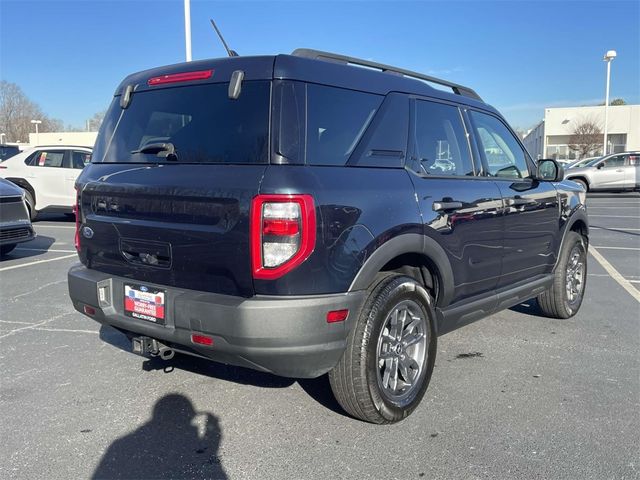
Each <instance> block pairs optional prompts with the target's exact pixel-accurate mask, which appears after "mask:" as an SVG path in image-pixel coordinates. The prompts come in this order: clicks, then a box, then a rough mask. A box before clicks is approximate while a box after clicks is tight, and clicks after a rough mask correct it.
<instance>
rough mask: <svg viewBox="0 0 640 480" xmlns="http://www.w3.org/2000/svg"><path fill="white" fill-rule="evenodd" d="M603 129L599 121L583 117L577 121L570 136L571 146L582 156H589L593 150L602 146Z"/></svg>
mask: <svg viewBox="0 0 640 480" xmlns="http://www.w3.org/2000/svg"><path fill="white" fill-rule="evenodd" d="M602 141H603V137H602V130H601V129H600V125H599V124H598V122H597V121H595V120H593V119H583V120H580V121H579V122H578V123H576V125H575V127H573V130H572V132H571V136H570V137H569V148H570V149H571V150H573V151H574V152H578V154H579V156H580V158H583V157H588V156H589V155H590V154H591V153H592V152H594V151H595V150H597V149H601V148H602Z"/></svg>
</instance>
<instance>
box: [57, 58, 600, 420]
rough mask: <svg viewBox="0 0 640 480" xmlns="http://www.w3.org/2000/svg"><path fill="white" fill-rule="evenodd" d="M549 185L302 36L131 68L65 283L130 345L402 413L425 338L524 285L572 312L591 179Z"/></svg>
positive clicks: (582, 277) (83, 201) (379, 71)
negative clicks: (309, 381) (251, 53)
mask: <svg viewBox="0 0 640 480" xmlns="http://www.w3.org/2000/svg"><path fill="white" fill-rule="evenodd" d="M363 67H364V68H363ZM433 85H438V86H439V87H440V88H434V86H433ZM442 88H447V89H448V90H450V91H449V92H446V91H443V90H442ZM562 179H563V172H562V168H561V167H560V166H559V165H558V164H557V163H556V162H555V161H554V160H541V161H540V162H538V164H537V165H536V164H535V163H534V162H533V161H532V160H531V158H530V157H529V155H528V154H527V152H526V150H525V149H524V148H523V146H522V144H521V143H520V141H519V140H518V137H517V136H516V135H515V134H514V133H513V131H512V130H511V128H509V126H508V125H507V123H506V122H505V121H504V119H503V118H502V117H501V115H500V114H499V113H498V112H497V111H496V110H495V109H494V108H492V107H490V106H489V105H487V104H486V103H484V102H483V101H482V100H481V98H480V97H479V96H478V95H477V94H476V93H475V92H474V91H473V90H471V89H470V88H467V87H464V86H461V85H457V84H453V83H450V82H447V81H444V80H440V79H437V78H433V77H429V76H425V75H421V74H419V73H415V72H410V71H406V70H402V69H398V68H395V67H391V66H388V65H382V64H376V63H373V62H368V61H364V60H359V59H355V58H350V57H345V56H341V55H336V54H331V53H326V52H319V51H313V50H296V51H295V52H293V54H292V55H277V56H259V57H232V58H225V59H217V60H205V61H198V62H191V63H183V64H178V65H173V66H167V67H162V68H157V69H154V70H149V71H144V72H140V73H136V74H133V75H130V76H129V77H127V78H126V79H125V80H124V81H123V83H122V84H121V85H120V86H119V87H118V89H117V90H116V92H115V96H114V99H113V102H112V104H111V107H110V108H109V110H108V113H107V115H106V118H105V120H104V123H103V125H102V128H101V129H100V133H99V136H98V139H97V142H96V145H95V150H94V152H93V159H92V163H91V164H90V165H89V166H87V167H86V168H85V169H84V170H83V172H82V174H81V175H80V177H79V178H78V181H77V183H76V189H77V206H76V210H77V231H76V244H77V245H76V247H77V250H78V253H79V257H80V261H81V264H78V265H75V266H73V267H72V268H71V270H70V271H69V275H68V277H69V293H70V296H71V299H72V301H73V304H74V307H75V308H76V309H77V310H78V311H80V312H82V313H84V314H86V315H88V316H89V317H91V318H93V319H94V320H97V321H98V322H101V323H103V324H107V325H111V326H113V327H115V328H116V329H118V330H120V331H122V332H123V333H125V334H126V335H127V336H128V337H129V338H130V340H131V341H132V346H133V350H134V351H135V352H137V353H141V354H145V355H158V356H160V357H162V358H170V357H171V356H173V354H174V352H182V353H187V354H191V355H197V356H200V357H206V358H210V359H213V360H215V361H218V362H224V363H228V364H232V365H239V366H243V367H248V368H253V369H257V370H261V371H264V372H271V373H273V374H276V375H282V376H288V377H297V378H303V377H306V378H312V377H318V376H320V375H323V374H325V373H327V372H328V374H329V380H330V384H331V387H332V389H333V392H334V394H335V396H336V398H337V400H338V402H339V403H340V404H341V405H342V407H344V409H345V410H346V411H347V412H348V413H350V414H351V415H353V416H355V417H357V418H360V419H363V420H365V421H369V422H375V423H391V422H396V421H399V420H401V419H403V418H405V417H406V416H407V415H409V414H410V413H411V412H412V411H413V410H414V409H415V408H416V406H417V405H418V404H419V402H420V400H421V399H422V397H423V395H424V393H425V390H426V389H427V385H428V384H429V380H430V377H431V374H432V371H433V366H434V361H435V356H436V339H437V337H438V336H439V335H443V334H445V333H447V332H450V331H452V330H454V329H456V328H459V327H462V326H463V325H466V324H468V323H470V322H473V321H475V320H478V319H480V318H483V317H486V316H488V315H491V314H492V313H495V312H497V311H499V310H502V309H505V308H509V307H511V306H513V305H516V304H518V303H519V302H522V301H525V300H527V299H530V298H532V297H537V299H538V303H539V305H540V308H541V310H542V311H543V312H544V313H545V314H546V315H548V316H550V317H555V318H568V317H571V316H572V315H574V314H575V313H576V312H577V311H578V309H579V307H580V304H581V302H582V298H583V294H584V287H585V281H586V278H587V277H586V273H587V272H586V268H587V264H586V254H587V245H588V222H587V216H586V211H585V205H584V204H585V192H584V190H583V189H581V188H579V187H578V186H577V185H576V184H575V183H572V182H564V183H563V182H562Z"/></svg>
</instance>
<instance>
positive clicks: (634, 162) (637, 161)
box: [629, 154, 640, 167]
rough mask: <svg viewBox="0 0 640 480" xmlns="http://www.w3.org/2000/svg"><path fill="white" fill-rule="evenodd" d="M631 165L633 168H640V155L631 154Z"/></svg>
mask: <svg viewBox="0 0 640 480" xmlns="http://www.w3.org/2000/svg"><path fill="white" fill-rule="evenodd" d="M629 165H631V166H635V167H637V166H640V155H636V154H631V155H629Z"/></svg>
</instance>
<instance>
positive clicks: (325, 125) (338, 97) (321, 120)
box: [307, 83, 383, 165]
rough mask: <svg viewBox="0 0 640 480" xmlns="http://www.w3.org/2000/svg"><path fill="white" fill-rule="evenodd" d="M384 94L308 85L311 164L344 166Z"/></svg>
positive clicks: (308, 129) (308, 156)
mask: <svg viewBox="0 0 640 480" xmlns="http://www.w3.org/2000/svg"><path fill="white" fill-rule="evenodd" d="M382 99H383V97H381V96H379V95H372V94H369V93H362V92H355V91H353V90H345V89H342V88H335V87H326V86H321V85H315V84H311V83H310V84H307V163H308V164H310V165H344V164H345V163H346V162H347V160H348V159H349V156H350V155H351V153H352V152H353V150H354V149H355V148H356V145H357V144H358V142H359V141H360V139H361V138H362V135H363V134H364V132H365V130H366V129H367V127H368V126H369V123H370V122H371V119H372V118H373V116H374V114H375V113H376V110H377V109H378V107H379V106H380V104H381V103H382Z"/></svg>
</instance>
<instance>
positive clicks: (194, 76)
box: [147, 70, 213, 86]
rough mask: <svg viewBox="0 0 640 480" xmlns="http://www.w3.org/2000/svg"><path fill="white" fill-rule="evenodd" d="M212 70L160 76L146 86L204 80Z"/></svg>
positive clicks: (150, 80) (149, 81) (152, 79)
mask: <svg viewBox="0 0 640 480" xmlns="http://www.w3.org/2000/svg"><path fill="white" fill-rule="evenodd" d="M212 75H213V70H197V71H195V72H182V73H171V74H169V75H161V76H159V77H153V78H150V79H149V80H148V81H147V85H149V86H154V85H162V84H165V83H179V82H190V81H191V80H206V79H207V78H211V76H212Z"/></svg>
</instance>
